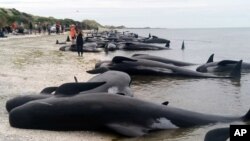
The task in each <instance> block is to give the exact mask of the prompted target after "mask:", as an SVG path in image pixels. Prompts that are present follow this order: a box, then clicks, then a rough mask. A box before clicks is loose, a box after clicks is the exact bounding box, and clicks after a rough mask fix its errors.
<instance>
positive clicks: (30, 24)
mask: <svg viewBox="0 0 250 141" xmlns="http://www.w3.org/2000/svg"><path fill="white" fill-rule="evenodd" d="M32 30H33V24H32V22H30V23H29V34H32Z"/></svg>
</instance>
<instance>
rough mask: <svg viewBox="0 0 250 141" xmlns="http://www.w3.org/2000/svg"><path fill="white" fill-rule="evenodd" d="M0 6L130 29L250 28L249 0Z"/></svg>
mask: <svg viewBox="0 0 250 141" xmlns="http://www.w3.org/2000/svg"><path fill="white" fill-rule="evenodd" d="M72 1H73V2H72ZM0 7H4V8H16V9H17V10H20V11H22V12H27V13H30V14H33V15H38V16H52V17H55V18H71V19H75V20H79V21H82V20H83V19H94V20H96V21H97V22H99V23H101V24H103V25H116V26H118V25H125V26H127V27H163V28H202V27H249V26H250V0H0Z"/></svg>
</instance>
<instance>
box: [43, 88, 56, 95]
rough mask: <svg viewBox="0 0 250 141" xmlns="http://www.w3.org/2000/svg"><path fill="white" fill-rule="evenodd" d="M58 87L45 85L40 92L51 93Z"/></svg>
mask: <svg viewBox="0 0 250 141" xmlns="http://www.w3.org/2000/svg"><path fill="white" fill-rule="evenodd" d="M57 88H58V87H46V88H44V89H43V90H42V91H41V92H40V94H52V93H53V92H54V91H55V90H56V89H57Z"/></svg>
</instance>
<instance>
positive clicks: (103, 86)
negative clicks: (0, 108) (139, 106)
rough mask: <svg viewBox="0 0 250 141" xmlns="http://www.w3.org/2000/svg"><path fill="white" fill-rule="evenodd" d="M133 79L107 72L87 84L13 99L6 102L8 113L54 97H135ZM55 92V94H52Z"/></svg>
mask: <svg viewBox="0 0 250 141" xmlns="http://www.w3.org/2000/svg"><path fill="white" fill-rule="evenodd" d="M130 84H131V78H130V76H129V75H128V74H126V73H124V72H119V71H107V72H105V73H103V74H100V75H97V76H95V77H93V78H91V79H90V80H89V81H87V82H81V83H64V84H62V85H61V86H59V87H47V88H45V89H43V90H42V91H41V95H34V94H32V95H23V96H17V97H15V98H12V99H10V100H8V101H7V102H6V109H7V111H8V112H9V111H11V110H12V109H13V108H15V107H18V106H20V105H23V104H25V103H27V102H29V101H33V100H38V99H45V98H50V97H52V96H55V97H62V96H72V95H76V94H87V93H96V92H107V93H110V94H121V95H125V96H131V97H132V96H133V91H132V90H131V88H130ZM53 92H54V94H52V93H53Z"/></svg>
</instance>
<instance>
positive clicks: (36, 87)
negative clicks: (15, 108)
mask: <svg viewBox="0 0 250 141" xmlns="http://www.w3.org/2000/svg"><path fill="white" fill-rule="evenodd" d="M66 37H67V35H66V34H64V35H51V36H48V35H36V36H34V35H32V36H30V35H25V36H21V35H19V36H13V37H10V38H5V39H0V66H1V70H0V118H1V119H0V141H1V140H4V141H8V140H15V141H18V140H26V141H28V140H32V141H33V140H45V141H46V140H53V141H56V140H60V141H61V140H62V141H63V140H65V141H66V140H67V141H68V140H74V141H75V140H88V141H90V140H93V141H96V140H110V136H109V135H105V136H102V134H103V133H100V134H99V133H97V132H85V131H81V132H79V131H78V132H56V131H44V130H25V129H17V128H12V127H10V125H9V121H8V113H7V111H6V109H5V103H6V101H7V100H8V99H10V98H13V97H15V96H17V95H26V94H31V93H34V94H36V93H39V92H40V91H41V90H42V89H43V88H44V87H48V86H58V85H60V84H62V83H65V82H74V76H76V77H77V78H78V81H86V80H88V79H89V78H91V77H93V75H90V74H87V73H86V70H88V69H91V68H93V67H94V64H95V62H96V61H98V60H100V59H102V58H103V57H102V56H104V55H103V54H102V53H99V54H96V53H95V54H94V53H85V54H84V55H83V57H78V56H77V53H76V52H61V51H59V50H58V49H59V47H60V46H61V45H56V44H55V42H56V40H57V39H58V40H59V41H61V42H62V41H65V40H66Z"/></svg>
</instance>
